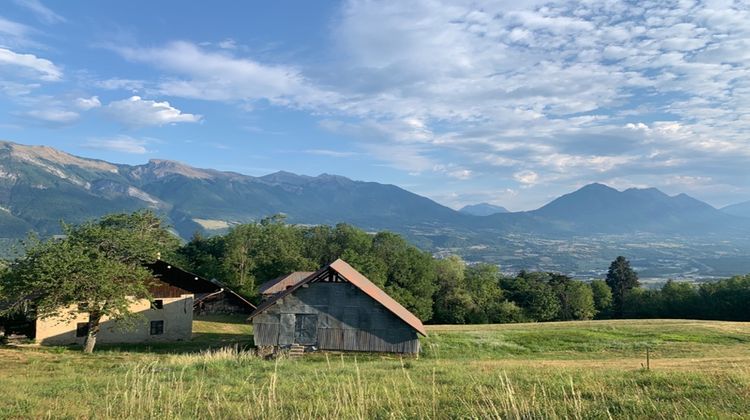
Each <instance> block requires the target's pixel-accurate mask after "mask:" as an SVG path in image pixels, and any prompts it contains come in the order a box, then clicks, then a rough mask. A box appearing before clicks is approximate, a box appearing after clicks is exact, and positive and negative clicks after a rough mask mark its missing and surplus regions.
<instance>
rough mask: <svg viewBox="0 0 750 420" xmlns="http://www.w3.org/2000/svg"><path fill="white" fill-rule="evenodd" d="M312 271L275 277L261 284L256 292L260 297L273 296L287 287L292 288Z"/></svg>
mask: <svg viewBox="0 0 750 420" xmlns="http://www.w3.org/2000/svg"><path fill="white" fill-rule="evenodd" d="M310 274H313V271H295V272H293V273H291V274H284V275H283V276H279V277H276V278H275V279H273V280H268V281H267V282H265V283H263V284H261V285H260V286H259V287H258V292H259V293H260V294H261V295H273V294H275V293H279V292H283V291H284V290H286V288H287V287H288V286H294V285H295V284H297V283H299V282H301V281H302V280H304V279H306V278H307V277H308V276H310Z"/></svg>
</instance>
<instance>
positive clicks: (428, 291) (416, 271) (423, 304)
mask: <svg viewBox="0 0 750 420" xmlns="http://www.w3.org/2000/svg"><path fill="white" fill-rule="evenodd" d="M372 253H373V256H375V257H377V258H379V259H380V260H381V261H384V262H386V264H387V273H386V278H385V291H386V292H387V293H388V294H389V295H391V296H392V297H393V298H394V299H396V300H397V301H399V302H401V303H402V304H403V305H404V306H405V307H406V309H408V310H410V311H412V312H413V313H414V315H416V316H417V317H419V318H420V319H430V318H432V298H433V295H434V294H435V291H436V286H435V278H436V273H435V265H434V263H433V261H432V256H431V255H430V254H428V253H426V252H422V251H420V250H419V249H417V248H416V247H414V246H412V245H411V244H409V243H408V242H406V240H404V239H403V238H402V237H400V236H399V235H397V234H395V233H391V232H380V233H378V234H376V235H375V237H374V238H373V243H372Z"/></svg>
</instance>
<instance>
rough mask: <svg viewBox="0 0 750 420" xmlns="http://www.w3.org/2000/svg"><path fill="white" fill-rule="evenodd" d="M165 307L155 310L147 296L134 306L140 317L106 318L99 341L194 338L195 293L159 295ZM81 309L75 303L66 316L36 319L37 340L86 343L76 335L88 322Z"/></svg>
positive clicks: (147, 340) (65, 343)
mask: <svg viewBox="0 0 750 420" xmlns="http://www.w3.org/2000/svg"><path fill="white" fill-rule="evenodd" d="M159 300H161V301H162V302H163V307H162V308H161V309H152V308H151V302H149V301H148V300H147V299H142V300H138V301H136V302H133V304H132V305H130V310H131V311H132V312H134V313H136V314H138V316H137V317H136V318H135V319H133V320H131V321H130V323H129V324H127V323H123V322H119V321H114V320H112V319H108V318H106V317H105V318H103V319H102V322H101V330H100V331H99V334H98V335H97V343H142V342H162V341H180V340H190V339H191V337H192V332H193V295H192V294H190V295H182V296H180V297H170V298H159ZM76 312H77V306H76V305H72V306H70V307H68V308H67V309H65V310H64V313H65V314H66V315H69V314H73V315H72V317H71V316H59V317H52V318H44V319H37V320H36V337H35V338H36V341H37V342H38V343H40V344H51V345H67V344H76V343H77V344H82V343H83V341H84V340H85V337H76V331H77V327H78V324H79V323H86V322H88V319H89V315H88V313H86V312H78V313H76ZM151 321H157V322H158V321H163V324H161V325H162V326H163V330H162V331H163V333H162V334H152V332H153V331H152V328H151Z"/></svg>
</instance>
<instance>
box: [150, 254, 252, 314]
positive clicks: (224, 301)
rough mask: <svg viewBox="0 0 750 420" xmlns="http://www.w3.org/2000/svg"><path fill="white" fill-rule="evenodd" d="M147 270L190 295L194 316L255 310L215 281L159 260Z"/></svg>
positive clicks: (247, 312)
mask: <svg viewBox="0 0 750 420" xmlns="http://www.w3.org/2000/svg"><path fill="white" fill-rule="evenodd" d="M148 268H149V269H150V270H151V271H152V272H153V273H154V277H155V278H157V279H159V280H161V281H162V282H164V283H167V284H170V285H172V286H176V287H179V288H182V289H183V290H187V291H189V292H190V293H192V294H193V295H194V297H195V299H194V300H193V312H194V313H195V315H208V314H249V313H252V312H253V310H254V309H255V305H253V304H252V303H250V302H249V301H248V300H247V299H245V298H243V297H242V296H240V295H239V294H237V293H236V292H235V291H233V290H232V289H230V288H228V287H226V286H224V285H223V284H221V283H219V282H218V281H216V280H213V279H212V280H208V279H205V278H203V277H201V276H199V275H197V274H193V273H190V272H188V271H185V270H183V269H181V268H179V267H177V266H174V265H172V264H170V263H168V262H166V261H163V260H161V259H159V260H157V261H156V262H154V263H153V264H149V265H148Z"/></svg>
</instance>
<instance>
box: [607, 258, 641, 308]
mask: <svg viewBox="0 0 750 420" xmlns="http://www.w3.org/2000/svg"><path fill="white" fill-rule="evenodd" d="M606 281H607V285H608V286H609V288H610V289H612V306H613V308H614V312H615V316H617V317H622V315H623V309H624V307H623V305H624V302H625V294H626V293H627V292H628V291H629V290H631V289H634V288H637V287H639V286H640V283H639V282H638V273H636V272H635V271H633V269H632V268H631V267H630V261H628V260H627V259H626V258H625V257H623V256H619V257H617V259H615V260H614V261H612V264H610V266H609V271H607V280H606Z"/></svg>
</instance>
